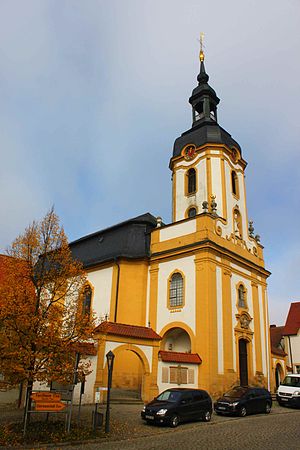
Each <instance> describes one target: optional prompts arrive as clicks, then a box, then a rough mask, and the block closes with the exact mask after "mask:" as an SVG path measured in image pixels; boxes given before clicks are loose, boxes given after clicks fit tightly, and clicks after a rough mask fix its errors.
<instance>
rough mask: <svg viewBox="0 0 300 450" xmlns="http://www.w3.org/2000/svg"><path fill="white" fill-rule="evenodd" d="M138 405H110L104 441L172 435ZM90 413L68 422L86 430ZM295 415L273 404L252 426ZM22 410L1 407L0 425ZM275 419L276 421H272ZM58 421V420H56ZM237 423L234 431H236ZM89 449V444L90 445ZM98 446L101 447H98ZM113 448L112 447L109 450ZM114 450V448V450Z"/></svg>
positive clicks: (222, 419)
mask: <svg viewBox="0 0 300 450" xmlns="http://www.w3.org/2000/svg"><path fill="white" fill-rule="evenodd" d="M142 407H143V405H142V404H112V405H111V432H110V435H109V436H108V437H107V439H106V440H108V441H120V440H124V441H126V440H135V439H140V438H143V437H144V438H151V436H152V437H153V438H154V437H155V436H157V439H159V435H163V434H166V435H167V434H168V433H172V432H174V429H171V428H169V427H160V426H155V425H147V424H146V423H145V422H144V421H142V420H141V418H140V412H141V409H142ZM93 410H94V405H84V406H82V408H81V413H80V418H79V416H78V407H77V406H75V407H74V410H73V414H72V422H78V421H80V423H81V425H83V426H86V427H91V426H92V411H93ZM99 411H100V412H102V413H103V414H104V415H105V405H102V406H101V407H100V408H99ZM295 411H296V412H297V413H298V414H297V418H298V420H299V417H300V411H299V410H294V409H291V408H285V407H281V406H279V405H278V404H277V402H274V405H273V408H272V411H271V413H270V414H268V415H267V414H256V415H254V416H252V417H253V418H255V422H256V423H257V425H258V426H259V425H260V424H263V422H264V420H268V419H266V417H270V416H271V417H273V416H274V419H275V420H278V421H279V422H281V419H280V416H284V417H287V416H288V415H289V414H291V416H290V417H291V419H292V418H293V417H294V415H295ZM22 414H23V411H22V410H18V409H16V408H12V407H2V408H0V422H2V423H5V422H12V421H16V420H20V421H21V420H22ZM275 416H277V417H278V419H276V418H275ZM57 417H58V416H55V414H53V415H52V414H51V419H57ZM60 417H61V416H60ZM243 420H246V421H247V422H248V421H249V420H250V421H251V422H252V418H251V417H250V416H249V417H246V418H240V417H228V416H219V415H216V414H213V416H212V420H211V422H210V424H206V423H201V422H190V423H187V424H184V425H181V426H179V427H178V428H177V429H176V430H181V431H183V432H186V431H188V430H190V431H191V432H192V430H195V429H198V430H202V432H203V430H204V428H205V427H207V426H209V425H214V424H215V425H220V426H222V424H224V425H225V424H226V423H228V422H229V424H228V425H229V426H231V425H230V422H232V424H234V423H236V424H237V422H236V421H240V423H243ZM240 423H239V425H238V427H240ZM90 445H92V443H91V444H90ZM101 445H102V444H101ZM112 448H114V447H112ZM116 448H117V447H116Z"/></svg>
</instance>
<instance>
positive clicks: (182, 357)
mask: <svg viewBox="0 0 300 450" xmlns="http://www.w3.org/2000/svg"><path fill="white" fill-rule="evenodd" d="M159 356H160V357H161V360H162V361H164V362H177V363H186V364H201V363H202V359H201V358H200V356H199V355H198V353H181V352H167V351H164V350H160V352H159Z"/></svg>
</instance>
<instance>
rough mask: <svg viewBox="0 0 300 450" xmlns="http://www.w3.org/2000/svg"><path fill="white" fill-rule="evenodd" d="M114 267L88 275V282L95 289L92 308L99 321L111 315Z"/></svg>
mask: <svg viewBox="0 0 300 450" xmlns="http://www.w3.org/2000/svg"><path fill="white" fill-rule="evenodd" d="M112 275H113V267H108V268H105V269H99V270H94V271H91V272H89V273H88V281H89V282H90V283H91V286H92V288H93V298H92V308H93V310H94V311H95V313H96V315H97V319H98V320H99V319H101V318H103V317H104V316H105V315H106V314H108V316H109V314H110V299H111V290H112Z"/></svg>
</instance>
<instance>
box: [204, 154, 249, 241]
mask: <svg viewBox="0 0 300 450" xmlns="http://www.w3.org/2000/svg"><path fill="white" fill-rule="evenodd" d="M212 160H213V159H212ZM224 167H225V187H226V201H227V224H224V223H222V222H220V221H218V222H217V224H218V225H219V226H220V227H221V228H222V232H223V233H222V235H223V236H224V237H225V236H230V235H231V233H234V225H233V210H234V208H235V207H236V206H238V208H239V212H240V214H241V217H242V228H243V230H242V231H243V240H244V241H245V242H246V245H247V247H248V248H249V249H251V250H252V249H253V247H255V246H256V244H255V242H254V241H253V240H250V239H249V236H248V213H247V210H246V193H245V184H244V174H243V172H241V171H240V170H241V168H240V166H239V165H238V164H234V165H231V164H229V162H228V161H227V159H226V158H225V159H224ZM232 167H233V169H234V170H235V171H236V174H237V177H238V186H239V198H238V199H237V198H236V197H235V196H234V195H233V194H232V186H231V171H232ZM219 170H220V174H219V176H221V169H219ZM221 186H222V184H220V188H221ZM216 201H217V203H218V201H219V200H218V198H216ZM218 213H219V214H220V215H222V209H219V207H218Z"/></svg>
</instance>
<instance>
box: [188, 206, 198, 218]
mask: <svg viewBox="0 0 300 450" xmlns="http://www.w3.org/2000/svg"><path fill="white" fill-rule="evenodd" d="M196 214H197V211H196V208H194V207H192V208H190V209H189V210H188V217H189V218H191V217H195V215H196Z"/></svg>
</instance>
